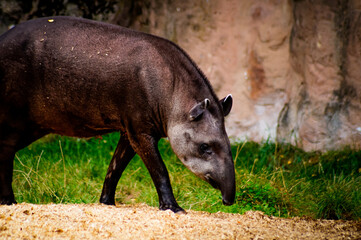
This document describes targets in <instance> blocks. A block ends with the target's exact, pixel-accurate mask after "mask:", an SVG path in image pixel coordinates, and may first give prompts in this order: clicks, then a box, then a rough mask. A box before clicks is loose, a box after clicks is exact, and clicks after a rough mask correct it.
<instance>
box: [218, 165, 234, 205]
mask: <svg viewBox="0 0 361 240" xmlns="http://www.w3.org/2000/svg"><path fill="white" fill-rule="evenodd" d="M220 190H221V193H222V202H223V204H224V205H226V206H230V205H232V204H233V203H234V200H235V197H236V180H235V173H234V166H233V161H232V167H230V168H229V169H227V171H226V175H225V179H224V180H223V181H222V182H221V183H220Z"/></svg>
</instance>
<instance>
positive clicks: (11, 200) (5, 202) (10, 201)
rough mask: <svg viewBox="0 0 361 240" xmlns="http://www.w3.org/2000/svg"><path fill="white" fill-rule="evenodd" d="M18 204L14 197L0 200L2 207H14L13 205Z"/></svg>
mask: <svg viewBox="0 0 361 240" xmlns="http://www.w3.org/2000/svg"><path fill="white" fill-rule="evenodd" d="M16 203H17V202H16V201H15V199H14V197H8V198H7V197H2V198H1V199H0V205H12V204H16Z"/></svg>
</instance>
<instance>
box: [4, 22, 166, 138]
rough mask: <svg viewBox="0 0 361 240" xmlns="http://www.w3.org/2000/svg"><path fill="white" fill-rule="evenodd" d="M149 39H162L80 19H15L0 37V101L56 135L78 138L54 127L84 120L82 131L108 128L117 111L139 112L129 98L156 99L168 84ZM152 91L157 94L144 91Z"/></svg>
mask: <svg viewBox="0 0 361 240" xmlns="http://www.w3.org/2000/svg"><path fill="white" fill-rule="evenodd" d="M154 41H164V42H162V44H169V42H167V41H166V40H163V39H160V38H159V39H158V38H156V37H154V36H151V35H148V34H144V33H141V32H136V31H133V30H130V29H127V28H122V27H119V26H115V25H110V24H104V23H100V22H95V21H90V20H85V19H79V18H71V17H54V18H41V19H36V20H32V21H28V22H25V23H23V24H19V25H17V26H16V27H15V28H13V29H12V30H10V31H8V32H7V33H5V34H4V35H2V36H0V86H1V90H0V91H1V92H0V95H1V96H0V98H3V99H2V100H0V101H2V102H6V103H9V104H13V103H14V102H16V103H17V104H18V105H21V106H26V108H28V109H30V111H31V112H30V113H29V115H30V117H31V118H33V119H34V120H35V121H37V122H38V123H39V124H40V125H45V126H47V127H48V128H50V129H53V130H54V131H56V132H58V133H61V134H65V135H79V134H77V133H74V131H75V129H73V130H72V131H73V132H71V131H68V132H61V131H62V129H69V128H76V127H78V126H77V124H74V123H76V121H77V120H78V121H79V126H80V125H82V127H83V128H84V119H86V120H87V121H88V123H87V124H88V125H89V128H96V127H95V126H97V128H102V125H104V121H105V122H107V123H108V124H106V125H108V126H107V127H104V128H109V129H111V130H113V129H112V128H113V127H115V126H119V125H120V121H121V118H122V117H123V116H122V115H124V116H128V115H129V112H133V113H134V112H135V111H137V109H139V105H138V106H137V105H136V104H133V102H136V101H140V102H151V101H154V99H147V98H150V97H152V96H153V97H159V95H161V93H162V88H163V89H165V88H166V87H167V85H169V84H170V82H169V81H170V78H169V77H168V78H167V77H162V75H170V74H169V72H167V70H166V69H167V67H166V65H167V63H166V61H164V59H163V58H162V57H161V56H160V55H159V52H158V51H157V50H156V48H155V46H154ZM150 63H151V64H150ZM155 79H156V80H157V81H152V82H151V84H152V86H149V81H151V80H155ZM167 81H168V82H167ZM154 88H155V89H157V88H158V91H159V92H158V93H157V94H149V89H154ZM136 108H137V109H136ZM104 116H106V117H104ZM104 118H105V120H104ZM70 122H71V124H70ZM50 123H51V124H50ZM101 123H103V124H101ZM111 123H112V124H111ZM70 125H72V127H71V126H70ZM74 125H75V127H74ZM99 125H100V126H99ZM54 126H56V127H54ZM54 128H56V129H54ZM88 130H89V129H88ZM105 130H106V129H105Z"/></svg>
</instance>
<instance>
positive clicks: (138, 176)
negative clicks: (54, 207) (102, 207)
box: [13, 133, 361, 219]
mask: <svg viewBox="0 0 361 240" xmlns="http://www.w3.org/2000/svg"><path fill="white" fill-rule="evenodd" d="M118 139H119V134H116V133H115V134H109V135H105V136H103V138H99V139H97V138H93V139H88V140H83V139H76V138H67V137H59V136H54V135H52V136H48V137H46V138H43V139H41V140H40V141H38V142H35V143H33V144H32V145H30V146H29V147H27V148H25V149H23V150H21V151H20V152H18V153H17V155H16V158H15V167H14V177H13V179H14V180H13V188H14V192H15V198H16V199H17V201H18V202H30V203H50V202H53V203H95V202H98V199H99V197H100V193H101V189H102V184H103V180H104V177H105V174H106V171H107V168H108V164H109V162H110V159H111V156H112V155H113V151H114V149H115V146H116V144H117V141H118ZM159 149H160V152H161V154H162V157H163V159H164V162H165V164H166V165H167V168H168V171H169V174H170V179H171V183H172V187H173V191H174V194H175V197H176V199H177V201H178V203H179V204H180V206H182V207H183V208H184V209H186V210H187V209H192V210H202V211H208V212H217V211H222V212H232V213H244V212H246V211H248V210H258V211H263V212H265V213H266V214H268V215H273V216H280V217H291V216H308V217H312V218H325V219H360V218H361V210H360V209H361V208H360V206H361V191H360V190H361V189H360V186H361V173H360V172H361V151H354V150H351V149H344V150H342V151H331V152H327V153H324V154H321V153H318V152H312V153H306V152H304V151H302V150H300V149H298V148H295V147H293V146H291V145H280V144H276V143H272V142H269V141H266V142H264V143H262V144H258V143H254V142H244V143H239V144H235V145H233V146H232V152H233V156H234V159H235V160H234V161H235V166H236V181H237V193H236V203H235V204H234V205H232V206H223V205H222V199H221V194H220V192H219V191H217V190H215V189H213V188H212V187H211V186H210V185H209V184H207V183H206V182H204V181H202V180H200V179H199V178H197V177H195V176H194V175H193V174H192V173H191V172H190V171H189V170H187V169H186V168H185V167H184V166H183V165H182V163H181V162H180V161H179V160H178V159H177V157H176V156H175V155H174V154H173V152H172V149H171V148H170V145H169V143H168V142H167V141H166V140H162V141H161V142H160V144H159ZM116 201H117V202H120V203H127V204H128V203H137V202H144V203H147V204H149V205H151V206H158V196H157V193H156V190H155V188H154V185H153V182H152V180H151V178H150V176H149V173H148V171H147V170H146V168H145V166H144V164H143V162H142V161H141V159H140V158H139V157H138V156H136V157H135V158H134V159H133V160H132V161H131V163H130V164H129V166H128V167H127V168H126V170H125V171H124V173H123V176H122V178H121V179H120V181H119V184H118V187H117V192H116Z"/></svg>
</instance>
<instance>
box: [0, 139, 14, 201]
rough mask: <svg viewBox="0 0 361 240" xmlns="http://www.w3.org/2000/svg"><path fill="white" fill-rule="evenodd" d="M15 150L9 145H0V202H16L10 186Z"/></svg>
mask: <svg viewBox="0 0 361 240" xmlns="http://www.w3.org/2000/svg"><path fill="white" fill-rule="evenodd" d="M15 152H16V151H15V150H14V148H13V147H11V146H7V145H4V144H2V145H0V204H8V205H10V204H12V203H16V201H15V198H14V193H13V189H12V187H11V182H12V178H13V166H14V156H15Z"/></svg>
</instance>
